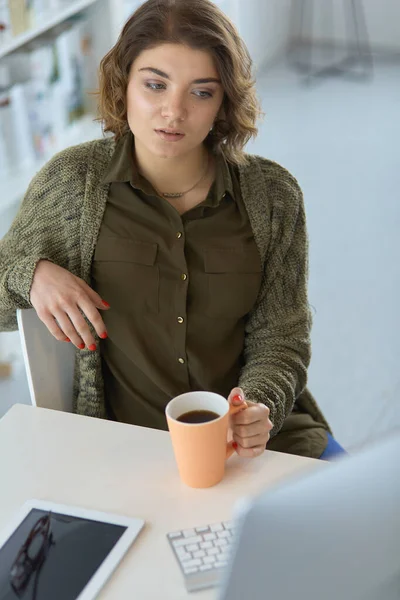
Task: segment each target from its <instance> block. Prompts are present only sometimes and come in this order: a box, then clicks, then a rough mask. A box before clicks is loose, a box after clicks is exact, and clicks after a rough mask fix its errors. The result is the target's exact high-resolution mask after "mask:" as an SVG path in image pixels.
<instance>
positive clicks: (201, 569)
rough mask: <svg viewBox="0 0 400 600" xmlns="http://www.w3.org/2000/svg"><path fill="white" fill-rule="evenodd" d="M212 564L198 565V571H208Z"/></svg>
mask: <svg viewBox="0 0 400 600" xmlns="http://www.w3.org/2000/svg"><path fill="white" fill-rule="evenodd" d="M212 568H213V566H212V565H202V566H201V567H200V571H209V570H210V569H212Z"/></svg>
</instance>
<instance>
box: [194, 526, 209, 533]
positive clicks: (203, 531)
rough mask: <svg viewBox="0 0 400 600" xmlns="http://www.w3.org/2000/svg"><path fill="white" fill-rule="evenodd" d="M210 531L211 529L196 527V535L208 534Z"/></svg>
mask: <svg viewBox="0 0 400 600" xmlns="http://www.w3.org/2000/svg"><path fill="white" fill-rule="evenodd" d="M209 531H210V528H209V527H196V533H208V532H209Z"/></svg>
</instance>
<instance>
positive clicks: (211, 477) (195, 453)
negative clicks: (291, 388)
mask: <svg viewBox="0 0 400 600" xmlns="http://www.w3.org/2000/svg"><path fill="white" fill-rule="evenodd" d="M245 408H247V404H246V403H245V402H243V403H242V404H241V405H240V406H232V405H231V404H229V402H228V401H227V400H226V398H224V397H223V396H220V395H219V394H214V393H213V392H187V393H186V394H181V395H180V396H177V397H176V398H174V399H173V400H171V401H170V402H169V403H168V404H167V406H166V409H165V414H166V417H167V423H168V429H169V431H170V434H171V441H172V446H173V449H174V454H175V459H176V462H177V465H178V470H179V474H180V477H181V479H182V481H183V482H184V483H186V485H188V486H190V487H194V488H207V487H211V486H212V485H215V484H217V483H218V482H220V481H221V479H222V478H223V476H224V472H225V461H226V459H227V458H229V457H230V456H231V455H232V454H233V453H234V448H233V445H232V442H227V436H228V426H229V415H232V414H235V413H237V412H239V411H241V410H244V409H245ZM191 411H211V412H213V413H216V414H217V415H218V417H216V418H214V419H213V420H211V421H207V422H202V423H187V422H182V421H179V420H178V419H179V417H181V416H182V415H184V414H185V413H189V412H191Z"/></svg>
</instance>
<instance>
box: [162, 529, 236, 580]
mask: <svg viewBox="0 0 400 600" xmlns="http://www.w3.org/2000/svg"><path fill="white" fill-rule="evenodd" d="M233 536H234V525H233V522H232V521H224V522H222V523H214V524H213V525H205V526H204V527H195V528H194V529H184V530H183V531H175V532H173V533H168V535H167V538H168V540H169V543H170V544H171V547H172V549H173V551H174V553H175V556H176V558H177V560H178V563H179V565H180V567H181V570H182V573H183V576H184V579H185V585H186V589H187V590H188V592H193V591H195V590H201V589H204V588H208V587H213V586H215V585H218V583H219V582H220V579H221V575H222V573H223V571H224V568H225V567H226V565H227V562H228V559H229V552H230V549H231V546H232V541H233Z"/></svg>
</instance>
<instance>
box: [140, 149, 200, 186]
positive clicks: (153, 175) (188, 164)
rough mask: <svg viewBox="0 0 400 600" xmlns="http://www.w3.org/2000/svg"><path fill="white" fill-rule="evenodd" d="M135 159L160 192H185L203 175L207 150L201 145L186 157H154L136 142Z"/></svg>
mask: <svg viewBox="0 0 400 600" xmlns="http://www.w3.org/2000/svg"><path fill="white" fill-rule="evenodd" d="M135 159H136V164H137V166H138V169H139V171H140V173H141V174H142V175H143V176H144V177H145V178H146V179H147V181H149V182H150V183H151V184H152V186H153V187H154V188H155V189H157V190H158V191H159V192H184V191H185V190H187V189H189V188H190V187H191V186H192V185H194V184H195V183H196V181H198V179H199V178H200V177H201V176H202V175H203V173H204V169H205V164H206V160H207V150H206V148H205V146H203V145H201V146H199V147H198V148H195V149H194V150H193V151H192V152H190V153H189V154H186V155H185V156H177V157H172V158H162V157H159V156H154V154H151V153H150V152H148V150H147V149H146V148H143V146H142V145H141V144H140V143H138V142H137V141H136V140H135Z"/></svg>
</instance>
